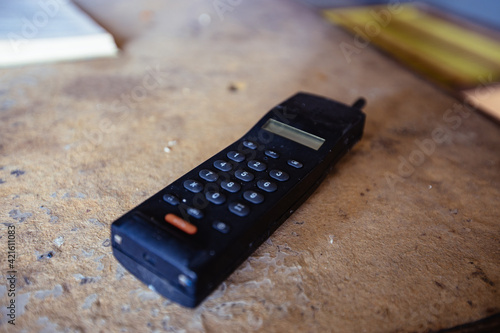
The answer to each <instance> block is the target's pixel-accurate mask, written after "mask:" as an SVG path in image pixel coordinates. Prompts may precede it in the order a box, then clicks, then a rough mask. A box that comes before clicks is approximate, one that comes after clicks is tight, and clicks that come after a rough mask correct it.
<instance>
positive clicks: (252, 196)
mask: <svg viewBox="0 0 500 333" xmlns="http://www.w3.org/2000/svg"><path fill="white" fill-rule="evenodd" d="M243 198H245V200H247V201H250V202H251V203H253V204H260V203H262V202H263V201H264V196H263V195H262V194H260V193H259V192H255V191H245V192H244V193H243Z"/></svg>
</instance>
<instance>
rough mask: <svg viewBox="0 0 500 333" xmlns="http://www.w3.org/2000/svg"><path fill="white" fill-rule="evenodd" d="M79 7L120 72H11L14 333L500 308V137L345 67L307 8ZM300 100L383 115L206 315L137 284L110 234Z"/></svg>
mask: <svg viewBox="0 0 500 333" xmlns="http://www.w3.org/2000/svg"><path fill="white" fill-rule="evenodd" d="M80 3H81V4H82V5H83V6H84V7H85V6H87V7H86V8H89V9H90V11H91V12H92V11H94V12H95V13H96V17H98V19H99V20H101V21H102V22H103V23H104V24H105V25H106V26H107V27H108V28H109V29H110V30H111V31H113V32H114V33H115V34H116V36H117V38H118V39H119V41H120V45H121V47H122V52H121V55H120V56H119V57H118V58H117V59H100V60H92V61H80V62H68V63H59V64H44V65H33V66H28V67H24V68H12V69H2V70H1V72H0V73H1V74H0V220H1V221H0V222H1V224H0V237H1V238H0V247H1V248H2V251H1V252H0V258H1V260H0V261H1V264H0V267H1V269H2V271H1V273H0V274H1V275H2V280H3V281H5V280H6V279H7V277H8V273H7V271H8V264H7V235H8V226H15V233H16V234H15V237H16V253H17V257H16V261H15V265H16V270H17V281H16V298H15V300H16V306H17V308H16V325H15V326H12V325H10V324H8V323H6V321H7V319H8V317H6V316H5V314H6V308H5V307H4V305H6V304H7V302H8V301H9V299H10V298H9V297H8V284H7V283H5V284H4V282H2V283H0V300H1V304H2V308H1V309H0V312H1V313H2V315H1V317H0V321H1V323H2V324H1V325H0V331H2V332H3V331H6V332H161V331H173V332H238V331H240V332H247V331H254V330H255V331H265V332H362V331H367V332H415V331H429V330H438V329H442V328H447V327H452V326H455V325H459V324H463V323H466V322H471V321H474V320H478V319H481V318H484V317H487V316H489V315H492V314H494V313H498V312H499V311H500V297H499V290H498V286H499V284H500V269H499V267H500V246H499V245H500V244H499V243H500V227H499V217H500V205H499V198H500V172H499V171H500V147H499V142H500V128H499V126H498V125H497V124H495V123H493V122H491V121H489V120H488V119H486V118H485V117H483V116H482V115H480V114H478V113H477V112H475V111H474V110H470V109H468V108H466V107H465V106H464V105H462V104H461V103H460V102H459V101H457V100H454V99H452V98H451V97H449V96H446V95H445V94H443V93H442V92H440V91H439V90H437V89H436V88H435V87H434V86H432V85H430V84H428V83H427V82H425V81H424V80H422V79H420V78H418V77H416V76H414V75H413V74H412V73H410V72H409V71H407V70H406V69H404V68H403V67H401V66H400V65H398V64H397V63H395V62H394V61H392V60H391V59H389V58H387V57H386V56H385V55H383V54H381V53H379V52H377V51H376V50H375V49H374V48H372V47H371V46H370V45H366V46H365V47H363V48H358V49H357V51H356V52H355V53H353V54H352V55H351V57H350V58H349V59H347V58H346V57H345V55H344V53H343V52H342V48H341V47H340V46H341V45H342V43H348V44H353V43H354V41H353V37H352V36H351V35H349V34H347V33H345V32H343V31H342V30H340V29H338V28H336V27H333V26H331V25H330V24H328V23H327V22H325V20H324V19H322V17H321V16H320V15H319V14H318V13H317V12H315V11H314V10H313V9H311V8H308V7H305V6H303V5H301V4H299V3H296V2H294V1H286V0H276V1H264V0H258V1H241V2H238V1H233V2H231V1H225V2H224V1H223V3H226V7H224V8H225V11H223V12H222V11H221V9H220V8H219V9H218V11H219V13H218V12H217V10H216V7H214V4H215V5H216V4H217V1H215V2H211V1H209V2H207V1H201V0H198V1H189V2H186V3H184V2H182V3H181V2H179V3H178V2H168V3H167V2H161V1H153V0H149V1H143V2H141V3H140V4H138V3H136V2H130V1H125V2H123V1H113V2H106V4H102V5H101V4H98V2H97V1H91V0H88V1H80ZM229 3H232V4H229ZM96 6H100V7H96ZM219 14H221V15H219ZM343 45H346V44H343ZM348 60H350V61H348ZM297 91H306V92H312V93H315V94H319V95H324V96H327V97H330V98H333V99H337V100H339V101H342V102H345V103H352V102H353V101H354V100H355V99H356V98H358V97H359V96H364V97H365V98H366V99H367V102H368V104H367V107H366V108H365V111H366V114H367V123H366V128H365V135H364V137H363V140H362V141H361V142H360V143H359V144H358V145H357V146H356V147H355V148H354V149H353V150H352V151H351V152H350V154H348V155H347V156H346V157H345V158H344V159H343V160H342V161H341V162H340V163H339V164H338V165H337V166H336V167H335V169H334V170H333V172H332V173H331V174H330V175H329V176H328V177H327V178H326V180H325V181H324V183H323V184H322V185H321V186H320V187H319V189H318V190H317V191H316V192H315V193H314V194H313V195H312V196H311V198H310V199H309V200H308V201H307V202H306V203H304V205H303V206H301V208H300V209H298V210H297V211H296V212H295V213H294V214H293V215H292V216H291V217H290V218H289V219H288V220H287V221H286V222H285V223H284V224H283V226H281V227H280V228H279V229H278V230H277V232H276V233H275V234H274V235H273V236H272V237H271V238H270V239H269V240H268V241H267V242H266V243H265V244H263V245H262V246H261V247H260V248H259V249H258V250H257V251H256V252H255V253H254V254H253V255H252V256H251V258H249V259H248V260H247V261H245V262H244V263H243V264H242V265H241V267H240V268H239V269H238V270H237V271H236V272H235V273H234V274H233V275H231V276H230V278H229V279H228V280H227V281H225V282H224V283H223V284H222V285H221V286H220V287H219V288H218V289H217V290H216V291H215V292H214V293H213V294H212V295H211V296H210V298H209V299H208V300H207V301H206V302H204V303H203V304H202V305H201V306H200V307H198V308H196V309H194V310H189V309H185V308H182V307H179V306H177V305H175V304H173V303H171V302H169V301H168V300H166V299H164V298H162V297H161V296H159V295H157V294H155V293H154V292H153V291H150V290H149V289H147V287H145V286H144V285H143V284H141V283H140V282H139V281H138V280H136V279H135V278H134V277H133V276H132V275H131V274H129V273H128V272H126V271H125V270H124V268H123V267H122V266H120V265H119V264H118V263H117V261H116V260H115V259H114V257H113V255H112V253H111V247H110V240H109V238H110V224H111V223H112V221H113V220H114V219H115V218H117V217H118V216H120V215H121V214H123V213H124V212H126V211H127V210H129V209H131V208H132V207H134V206H135V205H137V204H139V203H140V202H142V201H143V200H145V199H146V198H148V197H149V196H150V195H152V194H154V193H156V192H157V191H158V190H160V189H161V188H163V187H164V186H166V185H167V184H169V183H170V182H172V181H174V180H175V179H176V178H177V177H179V176H181V175H182V174H184V173H185V172H186V171H188V170H190V169H191V168H192V167H194V166H196V165H198V164H199V163H200V162H202V161H204V160H205V159H207V158H209V157H210V156H212V155H213V154H214V153H216V152H218V151H219V150H220V149H222V148H224V147H225V146H226V145H228V144H230V143H232V142H233V141H234V140H236V139H238V138H239V137H240V136H241V135H242V134H243V133H244V132H245V131H246V130H248V129H249V128H251V127H252V126H253V125H254V123H255V122H256V121H257V120H258V119H259V118H260V117H261V116H262V115H263V114H264V113H265V112H267V111H268V110H269V109H270V108H271V107H273V106H274V105H275V104H277V103H279V102H280V101H282V100H284V99H286V98H288V97H289V96H291V95H292V94H294V93H296V92H297Z"/></svg>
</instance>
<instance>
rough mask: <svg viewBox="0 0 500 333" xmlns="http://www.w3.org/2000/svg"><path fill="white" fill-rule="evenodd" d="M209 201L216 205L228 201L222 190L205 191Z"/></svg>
mask: <svg viewBox="0 0 500 333" xmlns="http://www.w3.org/2000/svg"><path fill="white" fill-rule="evenodd" d="M205 197H206V198H207V200H208V201H210V202H211V203H213V204H216V205H222V204H223V203H224V202H225V201H226V196H225V195H224V194H221V193H220V192H215V191H209V192H207V193H205Z"/></svg>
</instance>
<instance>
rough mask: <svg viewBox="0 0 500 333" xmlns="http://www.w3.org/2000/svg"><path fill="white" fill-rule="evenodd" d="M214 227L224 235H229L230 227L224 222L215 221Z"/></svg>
mask: <svg viewBox="0 0 500 333" xmlns="http://www.w3.org/2000/svg"><path fill="white" fill-rule="evenodd" d="M212 227H213V228H214V229H215V230H217V231H219V232H222V233H223V234H227V233H228V232H229V230H230V227H229V225H228V224H227V223H225V222H222V221H215V222H214V223H212Z"/></svg>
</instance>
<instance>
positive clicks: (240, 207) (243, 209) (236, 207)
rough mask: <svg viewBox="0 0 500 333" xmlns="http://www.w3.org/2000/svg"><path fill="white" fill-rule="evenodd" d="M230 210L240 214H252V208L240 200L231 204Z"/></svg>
mask: <svg viewBox="0 0 500 333" xmlns="http://www.w3.org/2000/svg"><path fill="white" fill-rule="evenodd" d="M229 211H230V212H231V213H233V214H235V215H238V216H241V217H243V216H247V215H248V214H250V208H249V207H248V206H247V205H244V204H242V203H239V202H233V203H230V204H229Z"/></svg>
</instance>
